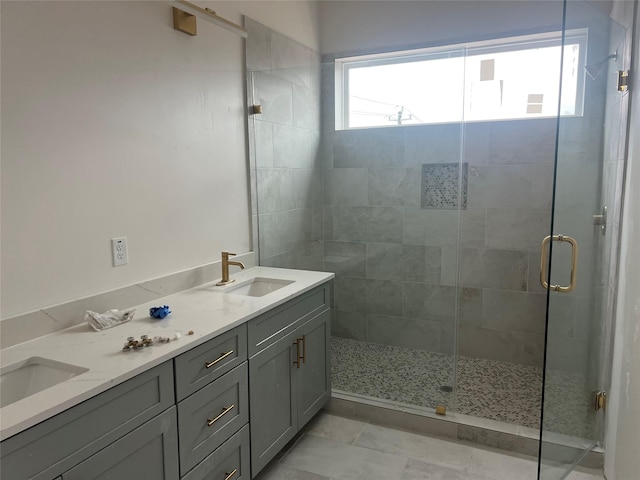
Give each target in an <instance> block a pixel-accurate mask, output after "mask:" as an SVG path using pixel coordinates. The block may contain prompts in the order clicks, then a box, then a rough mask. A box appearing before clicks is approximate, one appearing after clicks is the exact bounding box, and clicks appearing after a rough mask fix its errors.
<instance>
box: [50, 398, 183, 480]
mask: <svg viewBox="0 0 640 480" xmlns="http://www.w3.org/2000/svg"><path fill="white" fill-rule="evenodd" d="M176 423H177V420H176V408H175V407H171V408H170V409H168V410H167V411H165V412H164V413H161V414H160V415H158V416H157V417H155V418H154V419H152V420H149V421H148V422H147V423H145V424H144V425H142V426H140V427H138V428H136V429H135V430H133V431H132V432H131V433H128V434H127V435H125V436H124V437H122V438H121V439H120V440H117V441H115V442H114V443H112V444H111V445H109V446H108V447H106V448H104V449H103V450H101V451H99V452H98V453H96V454H95V455H93V456H91V457H89V458H88V459H87V460H85V461H84V462H82V463H80V464H79V465H77V466H76V467H74V468H72V469H71V470H69V471H68V472H66V473H64V474H63V475H62V480H129V479H131V480H140V479H142V478H143V479H145V480H178V436H177V430H176ZM89 428H90V427H89Z"/></svg>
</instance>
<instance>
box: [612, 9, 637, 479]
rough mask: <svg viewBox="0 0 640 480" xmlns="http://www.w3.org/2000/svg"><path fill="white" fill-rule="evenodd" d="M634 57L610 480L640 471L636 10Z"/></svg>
mask: <svg viewBox="0 0 640 480" xmlns="http://www.w3.org/2000/svg"><path fill="white" fill-rule="evenodd" d="M634 58H635V65H634V71H633V72H632V74H631V78H632V81H633V85H632V86H631V93H630V95H631V105H630V124H629V151H628V156H627V170H626V180H625V199H624V207H623V208H624V213H623V217H622V231H621V249H620V277H619V287H618V300H617V302H618V303H617V318H616V332H615V340H614V342H615V346H614V354H613V357H614V358H613V378H612V383H611V394H610V402H609V408H608V412H607V416H608V424H607V432H606V435H607V436H606V444H605V473H606V475H607V478H608V480H628V479H632V478H638V472H640V457H638V445H640V254H638V245H640V208H638V207H639V206H640V137H639V135H638V132H640V68H639V63H640V16H638V15H637V14H636V21H635V45H634Z"/></svg>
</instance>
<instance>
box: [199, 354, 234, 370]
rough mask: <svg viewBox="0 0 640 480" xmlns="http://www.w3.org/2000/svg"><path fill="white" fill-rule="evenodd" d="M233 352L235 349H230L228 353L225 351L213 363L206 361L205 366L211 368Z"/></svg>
mask: <svg viewBox="0 0 640 480" xmlns="http://www.w3.org/2000/svg"><path fill="white" fill-rule="evenodd" d="M232 353H233V350H229V351H228V352H227V353H223V354H222V355H220V356H219V357H218V358H216V359H215V360H214V361H213V362H211V363H206V364H205V365H204V366H205V367H206V368H211V367H213V366H214V365H215V364H216V363H218V362H220V361H222V360H224V359H225V358H227V357H228V356H229V355H231V354H232Z"/></svg>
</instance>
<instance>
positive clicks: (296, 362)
mask: <svg viewBox="0 0 640 480" xmlns="http://www.w3.org/2000/svg"><path fill="white" fill-rule="evenodd" d="M293 344H294V345H295V346H296V359H295V360H294V361H293V364H294V365H296V366H297V367H298V368H300V339H299V338H296V341H295V342H293Z"/></svg>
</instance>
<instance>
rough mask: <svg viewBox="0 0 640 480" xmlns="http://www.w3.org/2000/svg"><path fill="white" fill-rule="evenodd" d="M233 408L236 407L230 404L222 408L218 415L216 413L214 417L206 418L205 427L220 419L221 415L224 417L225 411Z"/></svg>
mask: <svg viewBox="0 0 640 480" xmlns="http://www.w3.org/2000/svg"><path fill="white" fill-rule="evenodd" d="M234 408H236V406H235V405H230V406H228V407H227V408H223V409H222V412H220V415H218V416H217V417H215V418H207V427H210V426H211V425H213V424H214V423H216V422H217V421H218V420H220V419H221V418H222V417H224V416H225V415H226V414H227V413H229V412H230V411H231V410H233V409H234Z"/></svg>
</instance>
